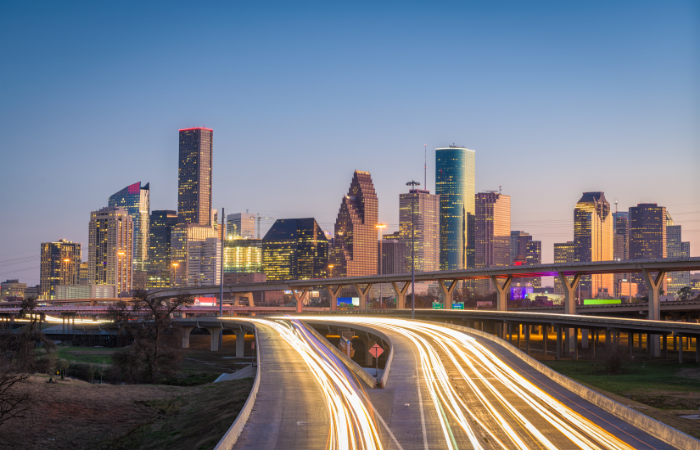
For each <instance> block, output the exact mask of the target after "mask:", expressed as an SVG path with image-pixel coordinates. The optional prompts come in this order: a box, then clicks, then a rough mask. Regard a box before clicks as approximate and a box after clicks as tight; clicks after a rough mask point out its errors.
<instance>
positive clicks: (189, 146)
mask: <svg viewBox="0 0 700 450" xmlns="http://www.w3.org/2000/svg"><path fill="white" fill-rule="evenodd" d="M213 142H214V130H210V129H209V128H186V129H183V130H180V159H179V166H178V178H177V181H178V185H177V215H178V222H179V223H181V224H187V223H193V224H196V225H207V226H212V225H214V218H213V217H212V209H211V207H212V202H211V186H212V159H213V147H214V144H213Z"/></svg>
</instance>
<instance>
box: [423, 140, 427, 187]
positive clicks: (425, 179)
mask: <svg viewBox="0 0 700 450" xmlns="http://www.w3.org/2000/svg"><path fill="white" fill-rule="evenodd" d="M423 145H424V150H425V165H424V166H423V186H425V189H426V190H427V189H428V144H423Z"/></svg>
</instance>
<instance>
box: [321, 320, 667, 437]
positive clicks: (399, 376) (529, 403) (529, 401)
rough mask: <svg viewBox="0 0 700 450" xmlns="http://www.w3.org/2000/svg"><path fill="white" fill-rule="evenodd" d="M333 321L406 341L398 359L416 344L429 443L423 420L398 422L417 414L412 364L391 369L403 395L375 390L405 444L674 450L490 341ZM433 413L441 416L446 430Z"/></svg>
mask: <svg viewBox="0 0 700 450" xmlns="http://www.w3.org/2000/svg"><path fill="white" fill-rule="evenodd" d="M314 319H316V320H318V318H314ZM312 320H313V319H312ZM334 322H351V323H357V324H362V325H364V326H368V327H372V328H378V329H381V331H382V332H384V333H386V334H388V335H389V337H390V338H391V339H392V343H394V342H399V343H400V344H401V345H400V346H399V348H395V351H396V354H395V358H397V357H398V356H399V354H400V353H404V355H403V358H404V359H407V360H408V359H410V358H406V353H407V352H406V349H405V348H401V347H402V346H405V341H406V340H409V341H410V342H411V346H412V352H411V353H415V354H416V355H417V358H418V364H416V366H418V367H419V369H420V371H421V372H422V373H420V374H418V379H419V381H421V390H420V392H421V393H422V397H423V403H422V406H423V408H422V409H423V410H424V413H425V414H426V416H427V418H426V421H425V422H424V423H426V424H427V425H428V426H427V430H426V433H425V434H424V436H425V438H426V439H425V440H426V441H427V442H420V441H422V440H423V439H420V440H418V443H419V444H422V445H416V441H417V439H415V436H412V437H411V438H408V437H409V436H408V435H405V434H404V432H410V431H413V432H414V434H415V433H416V430H417V429H419V425H418V423H416V422H414V421H413V420H412V421H411V422H412V426H413V428H410V426H411V424H410V423H401V422H398V423H397V422H395V419H398V418H399V417H401V416H402V415H403V414H405V413H407V412H408V413H409V414H410V412H409V411H407V409H408V410H410V408H406V409H403V411H402V410H401V408H400V405H401V402H402V401H403V398H404V394H405V393H406V391H410V386H411V385H412V384H413V383H414V380H415V378H414V379H412V378H411V377H410V373H407V372H405V368H403V369H401V366H399V367H398V368H399V369H401V370H404V372H398V373H395V372H394V369H395V368H394V367H392V370H391V372H390V375H389V381H388V383H387V387H388V388H392V387H394V389H395V392H394V394H398V395H395V396H394V397H393V398H391V393H389V392H385V393H382V392H376V391H373V392H371V393H370V398H371V399H372V401H373V402H374V403H375V406H377V408H378V410H379V412H380V413H381V414H382V416H383V417H384V418H385V419H386V421H387V423H389V426H390V428H391V429H392V431H393V432H394V434H395V435H396V437H397V438H398V440H399V442H400V443H401V445H402V446H404V448H428V447H429V448H449V449H457V448H483V449H491V448H513V449H526V448H528V449H529V448H537V449H555V448H557V449H562V448H563V449H568V448H586V449H630V448H642V449H644V448H647V449H658V450H662V449H669V448H673V447H670V446H669V445H667V444H665V443H663V442H661V441H659V440H657V439H655V438H653V437H652V436H649V435H648V434H646V433H645V432H643V431H642V430H638V429H635V428H633V427H631V426H629V425H627V424H625V423H622V421H621V420H619V419H617V418H615V417H614V416H612V415H611V414H608V413H606V412H605V411H603V410H601V409H600V408H598V407H596V406H594V405H592V404H590V403H589V402H586V401H584V400H582V399H581V398H579V397H577V396H575V395H573V394H571V393H570V392H568V391H566V390H565V389H564V388H562V387H560V386H559V385H557V384H556V383H554V382H552V381H550V380H549V379H546V378H545V377H544V376H542V375H540V374H539V372H536V371H535V370H534V369H531V368H530V367H529V366H527V365H525V364H524V363H522V361H520V360H519V359H518V358H515V357H514V356H512V354H510V352H508V351H507V350H505V349H504V348H502V347H501V348H499V347H500V346H499V345H498V344H495V343H492V342H491V341H487V340H484V339H483V338H479V337H477V336H474V335H469V334H465V333H462V332H459V331H455V330H452V329H449V328H446V327H443V326H440V325H438V324H434V323H429V322H410V321H405V320H400V319H370V318H347V319H340V320H339V319H338V318H334ZM394 345H396V344H394ZM395 361H396V360H395ZM406 363H407V364H410V361H406ZM421 378H423V379H421ZM401 385H404V387H403V388H401V387H400V386H401ZM397 386H398V389H397ZM413 390H414V391H416V389H415V388H414V389H413ZM426 390H427V391H428V393H427V395H426V394H425V391H426ZM397 397H399V398H400V400H398V401H397ZM409 397H410V395H409ZM406 398H408V397H406ZM407 403H408V402H407ZM387 405H391V407H390V408H389V407H388V406H387ZM431 414H432V415H434V416H437V422H438V427H437V428H438V431H439V433H436V430H435V428H436V427H435V422H434V420H430V417H431ZM413 415H415V414H413ZM409 434H410V433H409ZM420 434H422V433H420ZM436 434H439V435H440V436H436ZM421 437H422V436H421ZM407 438H408V439H407ZM426 444H427V445H426Z"/></svg>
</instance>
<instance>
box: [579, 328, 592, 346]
mask: <svg viewBox="0 0 700 450" xmlns="http://www.w3.org/2000/svg"><path fill="white" fill-rule="evenodd" d="M590 333H591V330H586V329H581V348H588V335H589V334H590Z"/></svg>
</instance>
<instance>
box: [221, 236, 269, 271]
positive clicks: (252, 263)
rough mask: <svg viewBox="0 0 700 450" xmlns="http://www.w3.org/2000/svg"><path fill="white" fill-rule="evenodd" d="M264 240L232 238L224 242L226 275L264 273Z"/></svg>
mask: <svg viewBox="0 0 700 450" xmlns="http://www.w3.org/2000/svg"><path fill="white" fill-rule="evenodd" d="M262 242H263V241H262V239H251V238H241V237H236V238H233V237H230V238H228V239H226V241H225V242H224V274H228V273H231V274H246V273H263V260H262Z"/></svg>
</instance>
